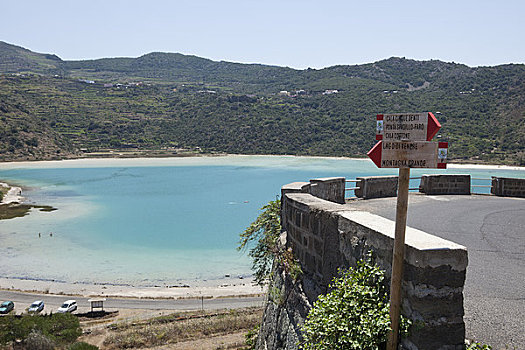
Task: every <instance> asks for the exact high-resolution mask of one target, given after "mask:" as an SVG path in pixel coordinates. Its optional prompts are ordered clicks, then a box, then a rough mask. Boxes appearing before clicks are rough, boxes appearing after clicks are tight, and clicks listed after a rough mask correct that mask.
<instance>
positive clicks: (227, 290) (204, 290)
mask: <svg viewBox="0 0 525 350" xmlns="http://www.w3.org/2000/svg"><path fill="white" fill-rule="evenodd" d="M220 281H222V282H223V283H219V282H220ZM0 290H5V291H16V292H22V293H34V294H52V295H71V296H81V297H116V298H138V299H144V298H147V299H190V298H201V297H205V298H226V297H248V296H255V295H262V294H264V293H266V289H265V288H261V287H260V286H258V285H254V284H253V278H245V279H239V278H230V279H224V280H216V281H206V282H204V281H203V282H202V284H201V285H195V286H190V285H189V284H186V283H184V282H183V283H179V284H177V285H172V286H152V287H140V286H133V285H127V284H122V285H117V284H111V283H95V284H93V283H68V282H57V281H47V280H34V279H22V278H8V277H0Z"/></svg>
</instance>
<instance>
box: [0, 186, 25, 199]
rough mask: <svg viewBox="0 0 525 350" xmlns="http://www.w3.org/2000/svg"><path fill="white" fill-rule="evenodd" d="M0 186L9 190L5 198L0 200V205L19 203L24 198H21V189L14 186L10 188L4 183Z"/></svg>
mask: <svg viewBox="0 0 525 350" xmlns="http://www.w3.org/2000/svg"><path fill="white" fill-rule="evenodd" d="M0 186H1V187H3V188H5V189H9V190H8V191H7V193H6V194H5V196H4V197H3V198H2V201H1V202H0V205H3V204H11V203H21V202H22V201H23V200H24V198H23V197H22V189H21V188H20V187H16V186H10V185H8V184H6V183H5V182H0Z"/></svg>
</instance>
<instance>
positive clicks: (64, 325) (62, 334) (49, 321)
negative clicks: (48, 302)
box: [0, 314, 82, 344]
mask: <svg viewBox="0 0 525 350" xmlns="http://www.w3.org/2000/svg"><path fill="white" fill-rule="evenodd" d="M31 332H36V333H38V334H41V335H42V336H44V337H46V338H48V339H49V340H50V341H52V342H55V343H71V342H74V341H75V340H76V339H77V338H78V337H79V336H80V335H81V334H82V329H81V328H80V323H79V321H78V318H77V317H76V316H75V315H71V314H52V315H23V316H15V315H7V316H4V317H0V344H8V343H10V342H13V341H15V340H17V339H19V340H26V339H27V338H28V337H29V335H30V334H31ZM35 339H36V338H35Z"/></svg>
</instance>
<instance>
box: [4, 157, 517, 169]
mask: <svg viewBox="0 0 525 350" xmlns="http://www.w3.org/2000/svg"><path fill="white" fill-rule="evenodd" d="M224 158H231V159H234V160H239V161H240V160H245V161H246V160H250V158H251V159H254V160H255V159H260V158H276V159H277V158H291V159H298V160H301V159H319V160H328V159H329V160H338V159H345V160H353V161H365V162H372V161H371V160H370V159H368V158H365V157H363V158H357V157H335V156H297V155H274V154H253V155H251V154H220V155H218V154H206V155H199V156H185V157H131V158H119V157H112V158H68V159H62V160H34V161H10V162H0V167H4V168H5V169H16V168H26V167H30V168H33V167H35V168H51V167H55V168H68V167H77V166H87V165H89V166H91V167H112V166H131V165H134V166H155V165H157V166H168V165H177V164H180V165H188V164H192V163H199V161H202V162H203V163H207V164H208V165H215V164H218V163H220V162H221V160H223V159H224ZM447 168H448V169H486V170H491V169H494V170H524V171H525V166H517V165H505V164H500V165H498V164H479V163H462V162H461V163H447Z"/></svg>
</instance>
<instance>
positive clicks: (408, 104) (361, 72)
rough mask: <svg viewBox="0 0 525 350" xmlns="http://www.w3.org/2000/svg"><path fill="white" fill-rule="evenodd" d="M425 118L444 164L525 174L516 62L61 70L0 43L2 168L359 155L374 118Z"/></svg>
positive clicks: (171, 62) (170, 63) (190, 60)
mask: <svg viewBox="0 0 525 350" xmlns="http://www.w3.org/2000/svg"><path fill="white" fill-rule="evenodd" d="M419 111H432V112H434V114H435V115H436V117H437V118H438V120H439V121H440V122H441V124H442V126H443V127H442V129H441V130H440V133H439V134H438V136H437V137H438V138H439V140H441V141H448V142H449V157H450V158H451V159H453V160H455V161H468V162H485V163H505V164H518V165H525V150H524V148H523V146H522V145H523V144H525V65H522V64H508V65H500V66H495V67H476V68H471V67H468V66H466V65H462V64H458V63H445V62H441V61H437V60H431V61H415V60H411V59H405V58H398V57H392V58H389V59H386V60H382V61H378V62H375V63H369V64H363V65H352V66H350V65H348V66H343V65H341V66H333V67H328V68H324V69H310V68H309V69H305V70H296V69H292V68H286V67H278V66H268V65H260V64H240V63H231V62H223V61H221V62H216V61H212V60H209V59H205V58H200V57H196V56H187V55H182V54H177V53H150V54H146V55H144V56H141V57H138V58H104V59H98V60H84V61H64V60H62V59H60V58H59V57H57V56H56V55H54V54H40V53H35V52H32V51H29V50H27V49H24V48H22V47H18V46H15V45H11V44H8V43H4V42H0V160H3V161H8V160H36V159H63V158H68V157H83V156H90V155H93V154H95V155H100V154H102V153H104V152H106V153H108V152H111V151H112V152H116V153H117V154H118V153H124V154H127V153H133V152H139V153H140V152H150V153H146V154H153V155H174V154H185V152H189V153H190V154H195V153H199V152H204V153H242V154H293V155H316V156H349V157H363V156H365V155H366V152H367V151H368V150H369V149H370V148H371V147H372V146H373V144H374V143H375V137H374V133H375V115H376V114H377V113H395V112H419ZM101 152H102V153H101Z"/></svg>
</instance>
